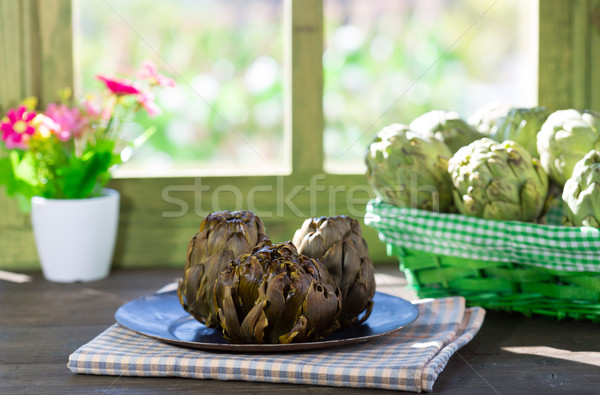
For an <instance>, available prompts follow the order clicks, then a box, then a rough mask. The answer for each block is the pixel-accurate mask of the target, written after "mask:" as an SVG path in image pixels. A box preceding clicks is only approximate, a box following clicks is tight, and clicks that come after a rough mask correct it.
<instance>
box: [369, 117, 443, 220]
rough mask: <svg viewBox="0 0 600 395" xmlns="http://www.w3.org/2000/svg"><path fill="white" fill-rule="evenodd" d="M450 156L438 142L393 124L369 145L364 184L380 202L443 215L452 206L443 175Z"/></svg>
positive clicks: (405, 127) (384, 129) (404, 126)
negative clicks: (365, 182)
mask: <svg viewBox="0 0 600 395" xmlns="http://www.w3.org/2000/svg"><path fill="white" fill-rule="evenodd" d="M451 156H452V154H451V152H450V150H449V149H448V147H446V145H445V144H444V143H442V142H441V141H438V140H436V139H434V138H432V137H424V136H422V135H420V134H419V133H417V132H413V131H411V130H409V129H408V126H406V125H401V124H393V125H390V126H387V127H385V128H383V129H382V130H381V131H380V132H379V133H378V134H377V136H376V137H375V140H374V141H373V142H372V143H371V144H370V145H369V148H368V151H367V155H366V158H365V161H366V164H367V174H366V176H367V180H368V181H369V183H370V184H371V186H372V187H373V189H374V190H375V193H376V194H377V196H379V198H380V199H381V200H383V201H384V202H388V203H390V204H393V205H396V206H399V207H413V208H419V209H423V210H430V211H447V210H448V209H449V208H450V206H451V205H452V183H451V181H450V177H449V176H448V172H447V169H448V159H449V158H450V157H451Z"/></svg>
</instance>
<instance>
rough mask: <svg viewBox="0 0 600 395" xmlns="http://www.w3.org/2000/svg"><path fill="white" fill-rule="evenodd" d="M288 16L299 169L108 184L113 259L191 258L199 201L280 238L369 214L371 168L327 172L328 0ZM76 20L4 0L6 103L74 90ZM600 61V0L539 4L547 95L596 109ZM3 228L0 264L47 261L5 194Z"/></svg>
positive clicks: (53, 3)
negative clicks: (113, 213) (112, 200)
mask: <svg viewBox="0 0 600 395" xmlns="http://www.w3.org/2000/svg"><path fill="white" fill-rule="evenodd" d="M284 12H285V35H286V54H285V57H286V59H285V61H286V63H287V65H288V67H286V73H287V74H286V76H285V80H286V115H285V116H286V119H285V131H286V133H287V141H288V142H289V147H288V149H289V153H290V155H291V164H292V166H291V173H290V174H288V175H285V176H281V175H279V176H276V175H273V176H231V177H199V178H193V177H181V178H127V179H125V178H120V179H115V180H113V181H111V184H110V186H111V187H113V188H115V189H117V190H118V191H119V192H120V193H121V196H122V202H121V219H120V228H119V238H118V242H117V251H116V254H115V266H117V267H152V266H155V267H162V266H165V267H166V266H176V267H177V266H182V265H183V262H184V259H185V251H186V246H187V242H188V240H189V238H190V237H191V236H192V235H193V234H194V232H195V231H196V229H197V227H198V225H199V223H200V221H201V220H202V217H203V214H205V212H204V211H203V209H202V208H203V207H211V206H212V207H213V208H214V204H213V203H215V202H216V203H218V205H219V208H221V209H227V208H240V207H239V206H240V202H241V203H242V205H244V206H246V205H247V204H248V203H250V200H251V202H252V205H253V206H255V208H256V210H257V211H258V213H259V215H261V213H264V214H263V215H261V216H262V217H263V220H264V221H265V224H266V226H267V230H268V232H269V234H270V235H271V237H272V238H273V240H276V241H281V240H287V239H290V238H291V237H292V236H293V232H294V230H295V229H297V228H298V227H299V226H300V225H301V224H302V222H303V220H304V217H305V216H315V215H333V214H348V215H353V216H355V217H360V216H362V215H363V214H364V203H366V200H367V199H368V198H369V197H372V196H373V195H372V193H370V192H369V187H368V186H367V184H366V180H365V177H364V175H362V174H348V175H340V174H328V173H326V172H325V171H324V168H323V162H324V157H323V126H324V119H323V111H322V93H323V72H322V63H321V58H322V52H323V1H322V0H302V1H300V0H285V4H284ZM71 18H72V6H71V0H0V111H2V112H4V111H6V110H7V109H8V108H10V107H11V106H14V105H15V104H16V103H18V102H19V101H20V100H21V99H22V98H24V97H27V96H37V97H39V98H40V101H41V103H42V104H43V103H45V102H48V101H52V100H54V99H55V95H56V92H57V91H58V89H60V88H64V87H65V86H72V84H73V61H72V57H73V43H72V40H73V39H72V27H71ZM599 66H600V0H574V1H571V0H539V63H538V102H539V103H541V104H542V105H545V106H547V107H548V108H550V109H552V110H554V109H559V108H567V107H576V108H596V109H599V108H600V75H599V73H598V72H594V71H595V70H598V69H599ZM224 185H229V186H234V187H235V188H234V189H233V190H232V189H224V188H222V187H223V186H224ZM203 192H208V193H203ZM215 196H216V197H217V198H218V201H216V200H215V201H213V200H214V199H216V198H215ZM240 196H241V199H242V200H241V201H240ZM363 231H364V233H365V238H366V240H367V242H368V243H369V247H370V252H371V257H372V258H373V260H374V261H375V262H376V263H378V264H379V263H387V262H393V259H391V258H388V257H387V255H386V253H385V246H384V245H383V244H382V243H381V242H380V241H379V240H378V237H377V234H376V232H375V231H373V230H372V229H370V228H368V227H363ZM0 235H1V237H0V251H2V253H0V269H8V270H15V269H16V270H21V269H36V268H39V262H38V258H37V254H36V251H35V247H34V241H33V235H32V232H31V225H30V222H29V217H28V216H27V215H24V214H21V213H20V212H19V211H18V209H17V205H16V203H15V202H14V201H12V200H11V199H8V198H7V197H6V196H5V195H4V194H3V193H0Z"/></svg>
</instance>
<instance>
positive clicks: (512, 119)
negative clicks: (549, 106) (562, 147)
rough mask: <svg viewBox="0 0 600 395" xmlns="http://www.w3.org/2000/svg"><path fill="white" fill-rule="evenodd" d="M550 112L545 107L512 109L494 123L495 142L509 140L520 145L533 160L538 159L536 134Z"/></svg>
mask: <svg viewBox="0 0 600 395" xmlns="http://www.w3.org/2000/svg"><path fill="white" fill-rule="evenodd" d="M548 115H550V112H549V111H548V110H546V108H545V107H533V108H513V109H512V110H510V111H509V112H508V114H506V116H504V117H502V118H500V119H499V120H498V122H497V123H496V128H497V130H496V133H495V134H494V135H493V136H492V138H493V139H494V140H496V141H506V140H511V141H514V142H515V143H517V144H519V145H521V146H522V147H523V148H525V149H526V150H527V152H529V154H530V155H531V156H532V157H534V158H539V154H538V150H537V134H538V132H539V131H540V129H541V128H542V125H543V123H544V121H545V120H546V119H547V118H548Z"/></svg>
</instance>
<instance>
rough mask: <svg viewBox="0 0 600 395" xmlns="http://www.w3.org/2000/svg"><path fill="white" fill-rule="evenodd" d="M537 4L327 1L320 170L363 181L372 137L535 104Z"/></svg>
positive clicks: (475, 0) (443, 0) (510, 1)
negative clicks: (433, 118) (487, 109)
mask: <svg viewBox="0 0 600 395" xmlns="http://www.w3.org/2000/svg"><path fill="white" fill-rule="evenodd" d="M536 5H537V2H536V1H520V0H503V1H492V0H490V1H481V0H379V1H369V0H344V1H342V0H325V12H324V13H325V53H324V54H323V67H324V73H325V89H324V98H323V103H324V112H325V124H326V127H325V132H324V146H325V156H326V163H325V165H326V169H328V170H330V171H334V172H337V171H340V172H348V171H350V172H363V171H364V163H363V157H364V152H365V149H366V147H367V145H368V144H369V142H370V141H371V140H372V138H373V136H374V135H375V133H376V132H377V131H378V130H380V129H381V128H382V127H384V126H386V125H388V124H391V123H405V124H408V123H410V122H411V121H412V120H413V119H414V118H416V117H418V116H419V115H421V114H423V113H425V112H428V111H430V110H434V109H440V110H453V111H456V112H458V113H459V114H460V115H461V116H463V117H465V118H467V117H468V116H469V115H470V114H472V113H473V112H474V111H475V110H476V109H477V108H479V107H481V106H482V105H484V104H487V103H489V102H492V101H500V102H507V103H510V104H511V105H515V106H534V105H535V104H536V101H537V96H536V95H537V94H536V86H537V81H536V76H537V71H536V67H537V60H536V57H537V47H536V44H535V40H536V38H537V35H536V34H535V29H536V28H537V25H536V18H537V15H536V14H535V10H536V8H535V7H536Z"/></svg>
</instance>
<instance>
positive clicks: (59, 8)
mask: <svg viewBox="0 0 600 395" xmlns="http://www.w3.org/2000/svg"><path fill="white" fill-rule="evenodd" d="M38 2H39V7H37V10H38V12H37V15H35V16H36V17H37V21H38V26H39V36H38V38H39V65H40V68H41V75H40V79H41V90H40V98H41V100H40V101H41V104H42V105H45V104H46V103H48V102H50V101H55V100H57V99H59V95H58V93H59V91H60V90H63V89H65V88H71V89H72V88H73V29H72V15H71V12H72V5H71V0H38ZM40 11H43V12H40Z"/></svg>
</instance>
